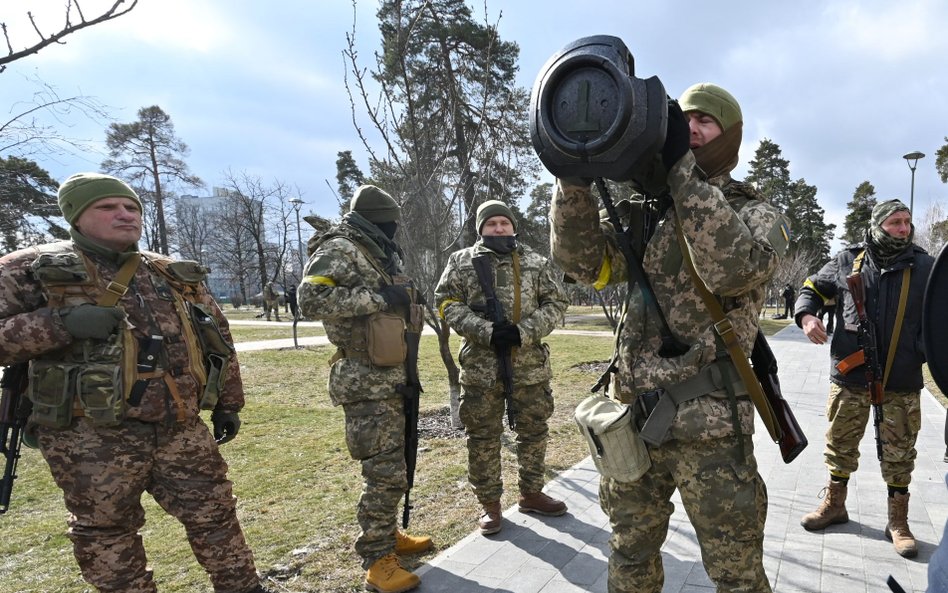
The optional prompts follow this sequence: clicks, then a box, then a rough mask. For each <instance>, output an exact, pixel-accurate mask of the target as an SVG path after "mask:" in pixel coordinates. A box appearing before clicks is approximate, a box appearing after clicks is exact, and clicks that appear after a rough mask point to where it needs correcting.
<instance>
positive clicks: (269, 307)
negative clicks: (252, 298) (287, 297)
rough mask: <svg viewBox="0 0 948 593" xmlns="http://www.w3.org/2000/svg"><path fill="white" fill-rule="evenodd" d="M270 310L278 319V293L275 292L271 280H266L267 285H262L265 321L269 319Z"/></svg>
mask: <svg viewBox="0 0 948 593" xmlns="http://www.w3.org/2000/svg"><path fill="white" fill-rule="evenodd" d="M270 311H273V314H274V315H276V320H277V321H279V320H280V293H278V292H277V289H276V286H274V285H273V282H267V285H266V286H264V287H263V312H264V313H265V314H266V316H267V321H270Z"/></svg>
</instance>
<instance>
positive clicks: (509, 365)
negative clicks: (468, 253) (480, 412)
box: [471, 255, 516, 428]
mask: <svg viewBox="0 0 948 593" xmlns="http://www.w3.org/2000/svg"><path fill="white" fill-rule="evenodd" d="M471 263H472V264H473V265H474V271H475V272H476V273H477V281H478V282H479V283H480V285H481V291H482V292H483V293H484V306H485V312H486V313H487V319H488V321H490V322H491V323H494V324H496V323H504V322H505V321H507V316H506V315H505V314H504V305H503V303H501V302H500V300H499V299H498V298H497V293H496V291H495V290H494V277H493V274H492V273H491V265H490V256H488V255H478V256H475V257H472V258H471ZM497 364H498V365H499V366H500V378H501V379H502V380H503V382H504V399H505V400H506V402H507V424H508V425H510V428H513V427H514V423H515V421H516V413H515V412H514V407H513V359H512V358H511V354H510V347H509V346H508V347H504V348H498V349H497Z"/></svg>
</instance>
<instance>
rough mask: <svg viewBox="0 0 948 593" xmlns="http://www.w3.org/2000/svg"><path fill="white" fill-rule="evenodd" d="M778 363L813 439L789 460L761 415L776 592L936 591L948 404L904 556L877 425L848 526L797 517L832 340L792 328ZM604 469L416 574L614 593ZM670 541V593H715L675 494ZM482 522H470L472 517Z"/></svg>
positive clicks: (566, 479)
mask: <svg viewBox="0 0 948 593" xmlns="http://www.w3.org/2000/svg"><path fill="white" fill-rule="evenodd" d="M770 343H771V346H772V348H773V350H774V353H775V354H776V355H777V360H778V362H779V364H780V381H781V384H782V387H783V392H784V397H785V398H786V399H787V400H788V401H789V402H790V404H791V405H792V407H793V410H794V413H795V415H796V417H797V420H798V421H799V422H800V425H801V427H802V428H803V430H804V432H805V433H806V435H807V437H808V438H809V441H810V444H809V447H807V449H806V450H805V451H804V452H803V453H802V454H801V455H800V456H799V457H798V458H797V459H796V460H794V461H793V463H791V464H790V465H785V464H784V463H783V462H782V460H781V458H780V453H779V450H778V448H777V446H776V445H774V444H772V443H770V442H768V439H767V438H765V437H764V436H763V435H766V431H765V430H764V429H763V427H762V426H761V424H760V422H758V427H759V429H760V431H761V432H759V433H758V434H757V436H756V438H755V450H756V452H757V460H758V464H759V466H760V473H761V475H762V476H763V477H764V480H765V481H766V483H767V490H768V493H769V498H770V506H769V511H768V514H767V526H766V530H765V540H764V552H765V559H764V563H765V566H766V569H767V574H768V575H769V577H770V580H771V584H772V585H773V588H774V591H775V592H776V593H804V592H806V593H813V592H834V593H836V592H840V593H853V592H857V593H858V592H866V593H869V592H883V591H889V588H888V587H887V586H886V585H885V581H886V578H887V577H888V576H889V575H890V574H891V575H893V576H894V577H895V578H896V579H897V580H898V581H899V583H900V584H901V585H902V587H903V588H904V589H905V590H906V591H909V592H911V591H915V592H917V593H921V592H922V591H925V589H926V588H927V583H928V578H927V564H928V559H929V558H930V557H931V554H932V551H933V550H934V548H935V546H936V545H937V544H938V541H939V539H940V538H941V534H942V529H943V526H944V525H945V522H946V520H948V494H946V488H945V472H946V471H948V464H946V463H945V462H944V460H943V457H944V454H945V443H944V425H945V410H944V408H942V407H941V405H939V403H938V402H937V400H935V398H934V397H933V396H932V395H931V394H930V393H928V392H927V391H925V392H923V394H922V430H921V433H920V435H919V440H918V445H917V448H918V460H917V465H916V469H915V472H914V474H913V482H912V486H911V494H912V499H911V504H910V508H909V524H910V525H911V527H912V530H913V532H914V533H915V536H916V538H918V541H919V550H920V551H919V555H918V557H917V558H915V559H912V560H906V559H903V558H901V557H899V556H898V555H896V554H895V552H894V550H893V549H892V544H890V543H889V542H888V541H887V540H886V539H885V535H884V529H885V524H886V486H885V483H884V482H883V481H882V478H881V476H880V473H879V462H878V461H877V460H876V456H875V444H874V440H873V439H872V432H871V429H870V430H869V431H868V434H867V435H866V437H865V438H864V439H863V443H862V446H861V447H860V452H861V454H862V455H861V460H862V467H860V470H859V471H858V472H857V473H856V474H854V475H853V477H852V478H851V480H850V482H849V499H848V501H847V507H848V509H849V517H850V521H849V523H847V524H845V525H837V526H834V527H831V528H829V529H827V530H826V532H824V533H809V532H807V531H805V530H804V529H803V528H802V527H800V525H799V520H800V517H801V516H802V515H804V514H806V513H808V512H810V511H812V510H813V509H814V508H815V507H816V505H817V504H818V503H819V499H818V498H817V494H818V493H819V491H820V489H821V488H822V487H823V485H824V483H825V481H826V479H827V472H826V469H825V467H824V466H823V461H822V451H823V444H824V436H823V435H824V433H825V431H826V418H825V415H824V408H825V402H826V395H827V391H828V388H829V379H828V375H829V346H826V345H824V346H816V345H813V344H811V343H810V342H809V341H807V340H806V338H805V337H804V336H803V333H802V332H801V331H800V330H799V329H798V328H796V327H795V326H790V327H788V328H786V329H784V330H782V331H781V332H780V333H778V334H777V335H775V336H772V337H771V338H770ZM598 482H599V480H598V474H597V473H596V471H595V468H594V467H593V465H592V462H591V461H590V460H589V459H588V458H587V459H586V460H584V461H582V462H581V463H579V464H578V465H576V466H575V467H573V468H571V469H570V470H568V471H566V472H564V473H562V474H561V475H560V476H559V477H557V479H556V480H554V481H553V482H552V483H550V484H549V485H548V486H547V488H546V491H547V492H548V493H550V494H551V495H553V496H556V497H558V498H563V499H564V500H566V502H567V504H568V505H569V513H567V514H566V515H564V516H563V517H554V518H548V517H536V516H534V515H525V514H522V513H519V512H517V510H516V507H513V508H510V509H507V511H506V512H505V513H504V520H505V523H504V529H503V531H501V532H500V533H498V534H496V535H494V536H490V537H483V536H481V535H480V534H478V533H476V532H475V533H472V534H471V535H469V536H467V537H466V538H464V539H463V540H461V541H460V542H458V543H457V544H455V545H454V546H452V547H451V548H449V549H447V550H445V551H443V552H442V553H441V554H440V555H438V556H437V557H436V558H434V559H433V560H432V561H431V562H429V563H428V564H425V565H423V566H422V567H420V568H419V569H418V571H417V573H418V574H419V575H420V576H421V577H422V584H421V587H420V588H418V589H417V591H419V592H420V593H434V592H445V593H493V592H496V593H572V592H577V593H578V592H587V591H589V592H605V591H606V569H607V562H608V560H607V559H608V554H609V544H608V540H609V524H608V520H607V518H606V516H605V515H604V514H603V513H602V511H601V510H600V508H599V503H598V497H597V492H598ZM673 500H674V502H675V507H676V510H675V513H674V515H673V516H672V518H671V524H670V527H669V534H668V538H667V540H666V541H665V544H664V546H663V547H662V557H663V561H664V566H665V587H664V589H663V593H713V591H714V586H713V584H712V582H711V581H710V579H708V576H707V574H706V573H705V571H704V568H703V566H702V564H701V561H700V554H699V551H698V544H697V540H696V538H695V534H694V530H693V529H692V528H691V524H690V523H689V521H688V518H687V517H686V516H685V513H684V511H683V510H682V506H681V500H680V498H678V497H677V495H676V498H675V499H673ZM472 519H473V518H472Z"/></svg>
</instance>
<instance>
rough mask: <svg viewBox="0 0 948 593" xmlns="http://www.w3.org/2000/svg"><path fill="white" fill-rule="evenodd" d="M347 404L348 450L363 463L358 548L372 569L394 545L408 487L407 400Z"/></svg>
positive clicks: (358, 510) (364, 561) (358, 515)
mask: <svg viewBox="0 0 948 593" xmlns="http://www.w3.org/2000/svg"><path fill="white" fill-rule="evenodd" d="M342 407H343V410H345V413H346V445H347V446H348V448H349V454H350V455H351V456H352V458H353V459H356V460H358V461H360V462H362V495H361V496H360V497H359V506H358V509H357V511H356V518H357V519H358V521H359V527H360V528H361V529H362V532H361V533H360V534H359V537H358V539H356V542H355V549H356V552H357V553H358V554H359V556H361V557H362V568H366V569H367V568H369V567H370V566H372V564H373V563H374V562H375V561H376V560H378V559H379V558H381V557H383V556H386V555H387V554H390V553H391V552H392V551H393V550H394V549H395V529H396V527H397V516H398V503H399V502H400V501H401V499H402V496H403V495H404V494H405V490H406V489H407V488H408V478H407V475H406V468H405V411H404V410H405V404H404V403H403V401H402V399H401V397H397V398H392V399H383V400H376V401H359V402H352V403H347V404H343V406H342Z"/></svg>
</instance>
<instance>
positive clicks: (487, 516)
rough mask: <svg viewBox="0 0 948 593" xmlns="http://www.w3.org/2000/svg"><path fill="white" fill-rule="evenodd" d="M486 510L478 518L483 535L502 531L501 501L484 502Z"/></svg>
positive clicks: (478, 524)
mask: <svg viewBox="0 0 948 593" xmlns="http://www.w3.org/2000/svg"><path fill="white" fill-rule="evenodd" d="M483 506H484V512H483V514H481V518H480V519H478V520H477V526H478V528H480V530H481V535H491V534H492V533H497V532H498V531H500V527H501V524H500V520H501V517H500V501H499V500H498V501H497V502H486V503H483Z"/></svg>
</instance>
